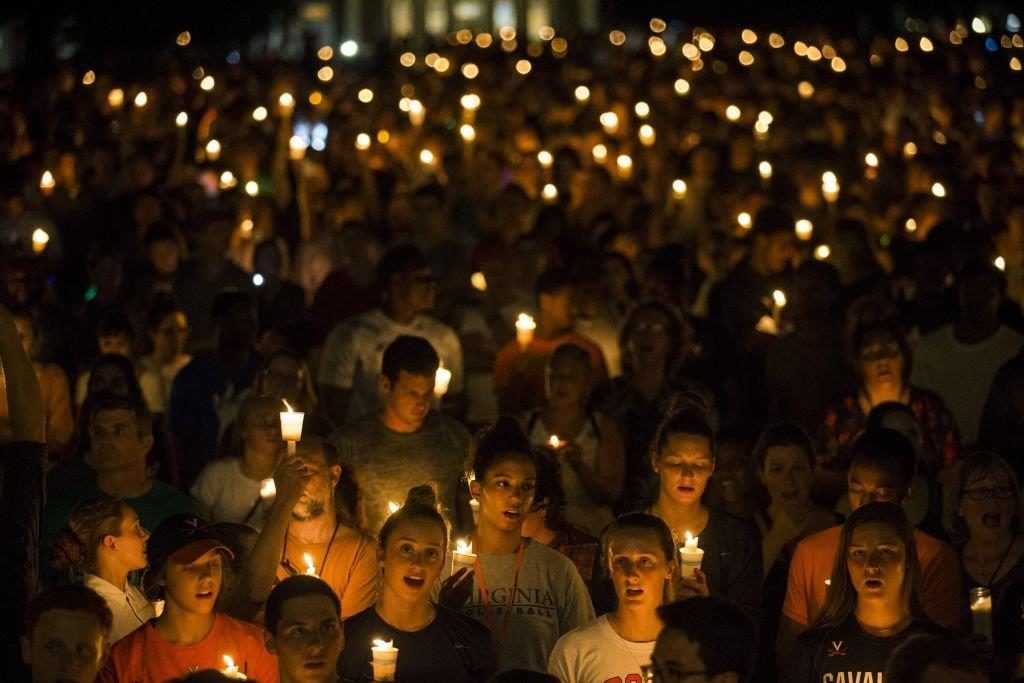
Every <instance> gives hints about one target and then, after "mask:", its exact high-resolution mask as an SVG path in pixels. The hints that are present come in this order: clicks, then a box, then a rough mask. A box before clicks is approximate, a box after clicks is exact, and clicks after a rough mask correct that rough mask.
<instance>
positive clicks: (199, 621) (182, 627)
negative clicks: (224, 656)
mask: <svg viewBox="0 0 1024 683" xmlns="http://www.w3.org/2000/svg"><path fill="white" fill-rule="evenodd" d="M216 616H217V615H216V613H215V612H210V613H209V614H196V613H195V612H187V611H185V610H184V609H182V608H181V607H179V606H178V605H177V604H176V603H175V602H174V601H173V600H167V603H166V605H165V607H164V613H163V614H162V615H160V618H159V619H157V620H156V630H157V633H159V634H160V635H161V636H163V638H164V640H166V641H168V642H170V643H172V644H174V645H195V644H196V643H198V642H200V641H202V640H203V639H204V638H206V636H207V635H209V633H210V630H211V629H212V628H213V622H214V619H215V618H216Z"/></svg>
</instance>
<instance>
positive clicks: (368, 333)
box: [317, 308, 463, 423]
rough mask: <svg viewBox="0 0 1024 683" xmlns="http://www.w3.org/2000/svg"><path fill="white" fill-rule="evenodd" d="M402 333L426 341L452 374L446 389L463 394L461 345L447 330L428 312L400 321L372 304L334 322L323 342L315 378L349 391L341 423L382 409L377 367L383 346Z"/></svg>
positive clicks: (320, 381)
mask: <svg viewBox="0 0 1024 683" xmlns="http://www.w3.org/2000/svg"><path fill="white" fill-rule="evenodd" d="M403 334H407V335H412V336H414V337H423V338H424V339H426V340H427V341H428V342H430V344H431V346H433V347H434V350H435V351H437V355H438V356H440V358H441V363H442V364H443V365H444V367H446V368H447V369H448V370H450V371H451V373H452V378H451V382H450V383H449V385H448V392H449V393H451V394H461V393H462V387H463V375H462V345H461V344H460V343H459V337H458V335H456V334H455V331H454V330H453V329H452V328H450V327H448V326H447V325H445V324H444V323H442V322H439V321H438V320H435V319H434V318H431V317H430V316H427V315H417V316H416V318H415V319H413V321H412V322H411V323H410V324H408V325H402V324H399V323H397V322H395V321H394V320H392V319H391V318H389V317H388V316H386V315H385V314H384V312H383V311H381V310H380V309H379V308H375V309H373V310H372V311H367V312H366V313H362V314H360V315H357V316H355V317H353V318H350V319H349V320H345V321H342V322H340V323H338V324H337V325H336V326H335V327H334V329H333V330H331V333H330V334H329V335H327V341H325V342H324V350H323V355H322V357H321V359H320V370H319V372H318V373H317V382H318V383H320V384H323V385H326V386H329V387H337V388H339V389H351V390H352V395H351V397H350V398H349V402H348V412H347V414H346V415H345V418H344V422H346V423H347V422H351V421H352V420H355V419H358V418H360V417H362V416H363V415H367V414H369V413H372V412H375V411H376V410H378V409H379V408H380V407H381V405H382V404H383V402H384V398H383V396H381V393H380V365H381V360H382V359H383V357H384V350H385V349H386V348H387V347H388V345H389V344H391V342H393V341H394V340H395V338H396V337H398V336H399V335H403Z"/></svg>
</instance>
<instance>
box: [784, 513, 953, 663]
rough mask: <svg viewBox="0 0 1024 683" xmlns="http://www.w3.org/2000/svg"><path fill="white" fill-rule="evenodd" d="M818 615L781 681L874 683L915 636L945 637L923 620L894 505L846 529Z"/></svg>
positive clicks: (903, 522)
mask: <svg viewBox="0 0 1024 683" xmlns="http://www.w3.org/2000/svg"><path fill="white" fill-rule="evenodd" d="M829 580H830V582H831V583H830V584H829V587H828V597H827V598H826V600H825V605H824V607H823V608H822V610H821V614H820V615H819V616H818V618H817V619H816V620H815V621H814V623H812V624H811V627H810V628H809V629H808V630H807V631H805V632H804V633H802V634H801V635H800V636H799V638H798V639H797V641H796V644H795V645H794V646H793V648H792V649H791V650H790V651H789V652H788V654H787V655H785V657H786V659H785V663H784V665H783V667H782V675H781V676H780V677H779V680H783V681H793V682H794V683H803V682H805V681H806V682H810V681H835V680H848V681H852V680H861V681H864V680H875V681H881V680H883V677H884V671H885V665H886V662H887V661H888V659H889V655H890V654H892V652H893V650H895V649H896V648H897V647H899V646H900V645H902V644H903V643H905V642H906V641H907V640H909V639H910V638H913V637H914V636H917V635H922V634H923V635H948V634H947V632H946V630H945V629H943V628H942V627H941V626H939V625H937V624H935V623H934V622H932V621H930V620H929V619H928V618H927V617H926V616H924V611H923V609H922V607H921V599H920V596H919V590H920V583H921V567H920V564H919V563H918V560H917V551H916V549H915V547H914V527H913V526H912V525H911V524H910V520H908V519H907V515H906V513H905V512H903V508H901V507H900V506H899V505H896V504H895V503H868V504H867V505H863V506H861V507H859V508H857V510H855V511H854V512H853V513H852V514H851V515H850V517H849V518H848V519H847V520H846V524H845V525H843V530H842V533H841V535H840V538H839V549H838V550H837V552H836V562H835V566H834V567H833V569H832V577H831V579H829Z"/></svg>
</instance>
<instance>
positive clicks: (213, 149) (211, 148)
mask: <svg viewBox="0 0 1024 683" xmlns="http://www.w3.org/2000/svg"><path fill="white" fill-rule="evenodd" d="M206 158H207V159H209V160H210V161H217V159H220V142H219V141H218V140H217V139H216V138H214V139H213V140H210V141H209V142H207V143H206Z"/></svg>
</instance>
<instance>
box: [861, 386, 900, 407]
mask: <svg viewBox="0 0 1024 683" xmlns="http://www.w3.org/2000/svg"><path fill="white" fill-rule="evenodd" d="M864 393H865V394H867V397H868V402H869V403H870V404H871V406H872V407H874V406H877V405H879V404H881V403H886V402H889V401H896V402H900V403H902V400H903V383H902V382H901V383H899V384H882V385H877V386H873V387H867V386H866V387H864Z"/></svg>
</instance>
